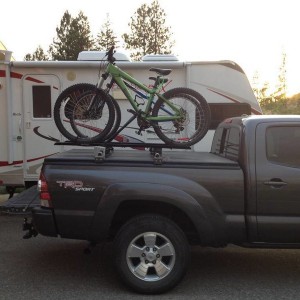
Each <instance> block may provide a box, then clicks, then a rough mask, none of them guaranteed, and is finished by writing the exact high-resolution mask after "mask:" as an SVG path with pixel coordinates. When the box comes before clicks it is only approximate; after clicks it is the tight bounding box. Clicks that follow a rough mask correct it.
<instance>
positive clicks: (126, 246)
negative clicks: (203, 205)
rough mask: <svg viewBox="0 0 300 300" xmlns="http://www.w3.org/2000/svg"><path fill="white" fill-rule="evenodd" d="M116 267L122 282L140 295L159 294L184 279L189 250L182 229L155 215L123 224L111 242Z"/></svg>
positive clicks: (143, 216)
mask: <svg viewBox="0 0 300 300" xmlns="http://www.w3.org/2000/svg"><path fill="white" fill-rule="evenodd" d="M114 250H115V263H116V268H117V270H118V272H119V274H120V276H121V278H122V279H123V281H124V282H125V283H126V284H127V285H128V286H129V287H131V288H132V289H134V290H135V291H137V292H139V293H143V294H158V293H163V292H165V291H167V290H169V289H171V288H173V287H174V286H175V285H177V284H178V283H179V281H180V280H181V279H182V277H183V276H184V274H185V272H186V269H187V266H188V262H189V257H190V249H189V245H188V242H187V239H186V237H185V235H184V233H183V232H182V230H181V229H180V228H179V227H178V226H177V225H176V224H175V223H174V222H172V221H171V220H169V219H167V218H165V217H162V216H158V215H142V216H138V217H136V218H134V219H132V220H130V221H129V222H128V223H126V224H125V225H124V226H123V227H122V228H121V230H120V231H119V233H118V234H117V236H116V238H115V242H114Z"/></svg>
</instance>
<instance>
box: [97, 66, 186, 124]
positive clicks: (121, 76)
mask: <svg viewBox="0 0 300 300" xmlns="http://www.w3.org/2000/svg"><path fill="white" fill-rule="evenodd" d="M108 75H111V77H112V80H111V84H110V85H108V90H109V89H110V88H111V87H112V83H114V82H115V83H116V84H117V85H118V86H119V87H120V89H121V90H122V92H123V93H124V95H125V96H126V98H127V99H128V101H129V102H130V104H131V106H132V108H133V109H134V110H135V111H136V112H137V113H141V116H142V117H143V118H144V119H145V120H147V121H157V122H163V121H172V120H176V119H179V118H181V114H180V111H179V109H178V108H177V107H176V106H174V105H173V104H172V103H171V102H170V101H168V100H167V99H165V98H164V97H163V96H162V95H161V94H160V93H159V92H160V91H161V90H162V87H163V85H164V81H163V80H161V81H160V82H159V83H158V84H157V85H155V86H154V87H153V88H148V87H147V86H145V85H144V84H142V83H141V82H139V81H138V80H136V79H134V78H133V77H132V76H130V75H129V74H128V73H126V72H124V71H123V70H121V69H120V68H118V67H117V66H115V65H114V64H112V63H108V65H107V68H106V71H105V73H104V76H102V77H101V79H100V81H99V82H98V84H97V87H98V88H102V87H103V85H104V82H105V80H106V79H107V77H108ZM124 80H125V81H128V82H130V83H131V84H133V85H135V86H137V87H138V88H139V89H141V90H143V91H144V92H145V93H146V94H147V105H146V108H145V110H144V111H142V110H141V109H139V107H138V104H137V103H136V101H135V99H134V98H133V97H132V96H131V94H130V91H129V89H128V87H127V86H126V84H125V82H124ZM155 96H157V97H158V98H159V99H161V100H162V101H163V102H164V103H166V105H167V106H169V107H170V108H171V109H172V110H173V112H175V114H174V113H173V112H170V111H167V110H165V109H164V110H165V111H166V112H167V113H168V114H169V116H158V117H152V116H150V115H149V114H150V109H151V105H152V104H153V103H154V98H155Z"/></svg>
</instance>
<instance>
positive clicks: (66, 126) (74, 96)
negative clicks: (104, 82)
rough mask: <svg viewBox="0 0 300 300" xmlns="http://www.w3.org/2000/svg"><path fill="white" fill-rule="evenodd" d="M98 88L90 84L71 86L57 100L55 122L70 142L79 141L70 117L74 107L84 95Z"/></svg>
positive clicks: (54, 113)
mask: <svg viewBox="0 0 300 300" xmlns="http://www.w3.org/2000/svg"><path fill="white" fill-rule="evenodd" d="M95 90H96V87H95V85H93V84H90V83H79V84H75V85H72V86H69V87H68V88H67V89H65V90H64V91H63V92H62V93H61V94H60V95H59V96H58V98H57V100H56V102H55V105H54V112H53V115H54V121H55V124H56V126H57V129H58V130H59V131H60V133H61V134H62V135H63V136H64V137H66V138H67V139H68V140H70V141H75V140H76V139H77V134H76V133H75V132H74V131H73V129H72V126H71V124H70V116H71V115H72V111H73V109H74V105H75V103H76V102H77V100H78V98H79V97H80V96H81V95H82V93H84V92H86V91H95Z"/></svg>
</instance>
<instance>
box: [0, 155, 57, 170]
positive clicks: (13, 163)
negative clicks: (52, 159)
mask: <svg viewBox="0 0 300 300" xmlns="http://www.w3.org/2000/svg"><path fill="white" fill-rule="evenodd" d="M56 153H57V152H55V153H52V154H49V155H45V156H41V157H36V158H31V159H27V161H26V162H32V161H36V160H39V159H43V158H46V157H48V156H51V155H53V154H56ZM23 162H24V161H23V160H16V161H14V162H12V163H11V164H10V163H8V161H0V167H7V166H13V165H19V164H22V163H23Z"/></svg>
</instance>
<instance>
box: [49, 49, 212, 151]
mask: <svg viewBox="0 0 300 300" xmlns="http://www.w3.org/2000/svg"><path fill="white" fill-rule="evenodd" d="M106 56H107V60H106V61H105V62H104V66H103V67H104V69H105V70H104V72H103V74H102V75H101V77H100V79H99V81H98V83H97V85H96V86H95V87H93V88H90V86H89V84H80V87H81V88H82V92H80V93H79V96H78V95H77V96H76V98H75V99H72V101H71V100H70V98H68V97H67V96H64V97H59V98H58V101H57V103H56V105H55V109H54V118H55V122H56V125H57V127H58V129H59V130H60V131H61V133H62V134H63V135H64V136H66V137H67V138H68V139H69V140H71V141H73V142H80V143H99V142H105V141H111V140H113V139H114V138H115V137H116V136H117V135H118V134H119V133H120V132H121V131H122V130H123V129H124V128H126V127H127V126H128V125H129V124H130V123H131V122H133V120H135V119H137V124H138V127H139V130H138V133H140V134H141V132H142V131H144V130H146V129H148V128H150V127H152V128H153V129H154V131H155V133H156V135H157V136H158V137H159V138H160V139H161V140H162V141H164V142H165V143H166V144H167V145H170V146H176V145H181V146H182V145H186V146H190V145H193V144H195V143H197V142H198V141H200V140H201V139H202V138H203V137H204V136H205V134H206V133H207V130H208V128H209V123H210V109H209V106H208V104H207V102H206V100H205V99H204V97H203V96H202V95H200V94H199V93H198V92H196V91H194V90H192V89H189V88H185V87H179V88H174V89H171V90H169V91H167V92H165V93H161V92H162V90H163V86H164V85H165V84H166V83H167V82H168V78H166V76H167V75H169V74H170V73H171V70H169V69H159V68H152V69H150V71H153V72H155V73H156V74H157V76H156V77H150V78H149V79H150V80H153V85H152V86H151V87H147V86H146V85H144V84H143V83H141V82H139V81H138V80H136V79H135V78H133V77H132V76H130V75H129V74H128V73H126V72H125V71H123V70H121V69H120V68H119V67H117V66H116V65H115V57H114V47H111V48H110V49H109V50H108V52H107V53H106ZM115 84H116V85H117V86H118V87H119V88H120V89H121V91H122V92H123V93H124V95H125V97H126V98H127V99H128V101H129V102H130V104H131V106H132V109H129V110H128V111H129V112H130V113H132V117H131V118H130V119H129V120H128V121H126V122H125V124H124V125H123V126H121V127H120V119H121V113H120V109H119V106H118V103H117V102H116V100H115V99H114V98H113V97H112V96H111V95H110V94H109V92H110V90H111V88H112V87H113V86H114V85H115ZM77 87H78V85H77ZM84 87H86V88H84ZM70 89H71V90H72V87H70ZM131 91H134V93H135V95H136V96H135V97H134V96H132V94H131ZM63 93H64V92H63ZM65 94H66V95H67V94H68V93H65ZM137 97H138V98H143V99H144V101H145V106H144V109H141V108H140V105H139V103H138V101H137ZM66 100H68V101H66ZM62 103H64V105H62ZM62 107H63V109H62ZM59 111H60V112H61V111H63V117H62V116H61V113H59ZM63 118H65V119H67V123H68V124H69V125H70V128H72V133H71V130H69V129H66V127H65V126H64V122H63V121H62V120H63ZM65 121H66V120H65Z"/></svg>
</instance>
